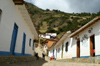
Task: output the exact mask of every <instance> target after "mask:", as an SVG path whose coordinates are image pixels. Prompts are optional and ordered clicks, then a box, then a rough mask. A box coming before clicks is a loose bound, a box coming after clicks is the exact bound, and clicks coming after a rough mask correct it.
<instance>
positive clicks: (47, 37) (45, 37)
mask: <svg viewBox="0 0 100 66" xmlns="http://www.w3.org/2000/svg"><path fill="white" fill-rule="evenodd" d="M39 37H42V38H43V39H53V37H57V33H46V34H39Z"/></svg>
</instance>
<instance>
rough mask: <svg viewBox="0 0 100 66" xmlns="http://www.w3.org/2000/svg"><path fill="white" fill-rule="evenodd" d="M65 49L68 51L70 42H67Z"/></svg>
mask: <svg viewBox="0 0 100 66" xmlns="http://www.w3.org/2000/svg"><path fill="white" fill-rule="evenodd" d="M65 47H66V48H65V51H68V42H67V43H66V46H65Z"/></svg>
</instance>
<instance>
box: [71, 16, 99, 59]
mask: <svg viewBox="0 0 100 66" xmlns="http://www.w3.org/2000/svg"><path fill="white" fill-rule="evenodd" d="M70 37H72V38H73V42H72V50H73V51H72V52H73V54H72V58H88V57H94V56H100V43H99V41H100V17H96V18H94V19H93V20H91V21H90V22H89V23H87V24H86V25H84V26H83V27H81V28H80V29H78V30H77V31H75V32H74V33H72V34H71V35H70Z"/></svg>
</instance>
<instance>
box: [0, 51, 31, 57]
mask: <svg viewBox="0 0 100 66" xmlns="http://www.w3.org/2000/svg"><path fill="white" fill-rule="evenodd" d="M0 56H10V52H8V51H0ZM14 56H32V55H31V54H24V55H22V53H14Z"/></svg>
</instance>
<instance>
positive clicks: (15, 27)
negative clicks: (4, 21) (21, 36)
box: [10, 24, 18, 55]
mask: <svg viewBox="0 0 100 66" xmlns="http://www.w3.org/2000/svg"><path fill="white" fill-rule="evenodd" d="M17 33H18V26H17V25H16V24H14V29H13V34H12V39H11V46H10V54H11V55H14V51H15V45H16V39H17Z"/></svg>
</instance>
